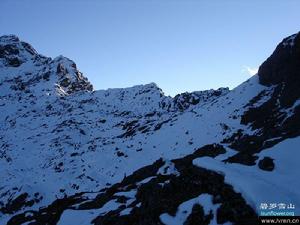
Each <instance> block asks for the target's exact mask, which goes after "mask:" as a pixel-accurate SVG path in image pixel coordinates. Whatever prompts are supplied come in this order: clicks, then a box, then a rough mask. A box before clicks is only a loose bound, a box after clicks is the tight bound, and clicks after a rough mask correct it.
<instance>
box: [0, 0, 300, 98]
mask: <svg viewBox="0 0 300 225" xmlns="http://www.w3.org/2000/svg"><path fill="white" fill-rule="evenodd" d="M0 9H1V13H0V27H1V29H0V35H3V34H16V35H18V36H19V37H20V38H21V39H22V40H25V41H27V42H29V43H31V44H32V45H33V46H34V47H35V48H36V49H37V50H38V52H40V53H42V54H44V55H47V56H50V57H55V56H58V55H60V54H62V55H64V56H67V57H69V58H71V59H72V60H74V61H75V62H76V64H77V66H78V67H79V69H80V70H81V71H82V72H83V73H84V75H85V76H87V77H88V78H89V80H90V81H91V82H92V83H93V85H94V87H95V88H96V89H106V88H112V87H128V86H132V85H135V84H145V83H149V82H155V83H157V84H158V86H160V87H161V88H162V89H163V91H164V92H165V93H166V94H170V95H174V94H176V93H180V92H184V91H193V90H203V89H210V88H218V87H221V86H229V87H230V88H233V87H235V86H237V85H238V84H239V83H241V82H243V81H244V80H246V79H247V78H248V77H249V76H250V75H249V73H248V72H247V69H246V68H247V67H249V68H252V69H255V68H257V67H258V66H259V65H260V64H261V63H262V62H263V60H265V59H266V58H267V57H268V56H269V55H270V54H271V53H272V51H273V50H274V48H275V47H276V45H277V44H278V42H280V41H281V40H282V39H283V38H284V37H285V36H288V35H291V34H293V33H296V32H298V31H299V30H300V13H299V9H300V1H297V0H295V1H291V0H290V1H289V0H282V1H276V0H269V1H266V0H257V1H254V0H252V1H247V2H246V1H242V0H236V1H233V0H226V1H224V0H219V1H213V0H207V1H188V0H181V1H179V0H177V1H176V0H174V1H171V0H144V1H143V0H139V1H138V0H136V1H126V0H120V1H114V0H107V1H100V0H98V1H96V0H95V1H91V0H82V1H80V0H73V1H71V0H64V1H62V0H48V1H46V0H36V1H35V0H32V1H29V0H19V1H17V0H16V1H14V0H1V1H0Z"/></svg>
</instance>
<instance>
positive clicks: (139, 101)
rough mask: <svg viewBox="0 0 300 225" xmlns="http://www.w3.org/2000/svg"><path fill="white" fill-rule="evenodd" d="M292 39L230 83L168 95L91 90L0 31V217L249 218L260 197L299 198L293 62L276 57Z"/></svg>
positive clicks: (288, 51)
mask: <svg viewBox="0 0 300 225" xmlns="http://www.w3.org/2000/svg"><path fill="white" fill-rule="evenodd" d="M299 36H300V35H296V36H295V37H294V39H295V40H294V41H293V45H291V44H289V43H290V39H287V40H284V41H283V42H282V43H281V44H280V45H279V46H278V47H277V49H276V50H275V52H274V54H273V55H274V56H273V55H272V57H270V58H269V59H268V60H267V61H266V62H265V63H264V64H263V65H262V67H261V69H260V70H261V72H259V75H255V76H253V77H252V78H251V79H249V80H247V81H245V82H244V83H243V84H241V85H240V86H238V87H236V88H235V89H233V90H231V91H229V90H228V89H226V88H221V89H218V90H208V91H201V92H193V93H183V94H181V95H178V96H176V97H174V98H171V97H169V96H165V95H164V94H163V92H162V90H161V89H159V88H158V87H157V86H156V85H155V84H154V83H151V84H147V85H139V86H134V87H131V88H124V89H108V90H100V91H94V90H93V87H92V85H91V84H90V83H89V82H88V80H87V79H86V78H85V77H84V76H83V75H82V74H81V73H80V72H79V71H78V70H77V68H76V65H75V63H74V62H72V61H71V60H69V59H67V58H65V57H62V56H60V57H58V58H55V59H51V58H47V57H44V56H41V55H39V54H38V53H37V52H36V51H35V50H34V49H33V48H32V47H31V46H30V45H29V44H27V43H24V42H21V41H19V39H18V38H17V37H15V36H2V37H0V110H1V114H0V125H1V126H0V168H1V171H2V173H1V174H0V180H1V183H0V223H1V224H6V223H7V224H28V223H29V222H36V223H37V224H60V225H64V224H76V223H77V224H91V223H93V224H104V225H105V224H145V225H147V224H183V223H184V222H185V224H199V223H200V224H216V222H218V223H219V224H247V222H245V221H247V219H248V221H250V223H249V224H253V223H255V222H253V221H255V218H256V216H257V214H259V211H258V207H259V204H260V203H263V202H268V203H271V202H269V201H278V202H281V201H288V200H290V201H291V203H293V204H298V203H300V201H299V199H300V193H299V191H297V190H298V189H299V188H300V186H299V183H297V182H296V181H295V180H297V179H298V178H299V173H298V172H297V170H296V160H295V158H294V159H293V157H294V156H295V155H297V149H296V147H295V146H297V143H298V142H299V139H298V138H297V136H299V134H300V133H299V132H300V129H299V128H300V126H299V121H300V120H299V114H300V113H299V107H298V103H299V100H298V99H299V97H300V94H298V86H297V85H298V83H299V82H300V81H299V80H300V77H299V76H298V73H299V71H300V70H299V71H298V72H294V70H296V71H297V66H299V63H298V61H297V60H295V63H293V60H288V61H289V63H287V64H285V63H284V62H285V60H284V59H283V60H281V59H280V57H287V58H291V59H294V58H295V57H296V58H297V57H298V59H299V55H298V52H297V51H298V50H297V48H299V46H300V44H299V41H298V40H299ZM276 51H280V52H281V53H282V52H283V53H284V54H277V53H276ZM276 55H279V56H278V57H279V58H278V57H277V56H276ZM276 57H277V58H276ZM274 60H275V61H276V62H278V61H280V62H282V63H283V65H281V68H282V67H286V68H287V69H286V70H287V71H289V73H288V75H284V74H283V75H282V74H281V71H280V74H279V75H278V76H279V77H280V76H281V77H282V78H280V79H277V77H276V79H274V78H273V77H272V76H274V72H273V73H272V75H269V69H268V68H269V67H272V68H273V70H275V71H276V68H275V67H274V66H273V61H274ZM277 64H278V63H277ZM277 64H276V65H277ZM294 67H295V68H296V69H295V68H294ZM289 68H292V69H291V70H288V69H289ZM289 77H292V79H290V80H291V81H290V80H289V79H288V78H289ZM295 77H296V78H295ZM291 137H294V139H291V140H286V139H287V138H291ZM295 137H296V138H295ZM282 141H283V142H282ZM279 142H281V143H279ZM277 143H279V144H277ZM225 162H226V163H225ZM274 164H275V166H274ZM205 168H206V169H205ZM207 169H208V170H207ZM290 170H291V171H290ZM214 171H217V172H214ZM220 171H221V174H219V172H220ZM289 171H290V172H289ZM223 174H224V175H225V180H224V176H223ZM282 182H283V183H282ZM285 182H286V183H285ZM231 185H232V186H231ZM289 185H291V186H292V187H290V186H289ZM275 187H279V188H280V191H281V193H280V194H278V195H275V192H276V188H275ZM266 189H268V190H266ZM183 190H186V191H183ZM269 190H270V191H269ZM239 193H242V195H241V194H239ZM291 195H292V196H291ZM174 196H176V197H174ZM262 201H263V202H262ZM177 208H178V210H177ZM184 209H186V210H184ZM297 210H298V211H296V212H297V213H298V212H299V209H297ZM176 211H177V213H176ZM183 211H187V212H186V213H185V214H183V213H184V212H183ZM172 221H173V222H172ZM75 222H76V223H75Z"/></svg>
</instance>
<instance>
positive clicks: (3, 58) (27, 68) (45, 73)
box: [0, 35, 93, 96]
mask: <svg viewBox="0 0 300 225" xmlns="http://www.w3.org/2000/svg"><path fill="white" fill-rule="evenodd" d="M0 68H2V69H3V70H2V74H1V75H2V76H1V81H2V83H1V85H2V84H4V83H6V84H7V85H6V86H7V87H11V88H12V90H14V91H18V92H19V91H21V92H25V93H27V94H29V95H33V96H40V95H44V94H47V95H49V94H51V93H52V92H53V94H58V95H69V94H72V93H75V92H78V91H92V90H93V86H92V85H91V84H90V82H89V81H88V79H87V78H86V77H84V76H83V74H82V73H81V72H80V71H79V70H78V69H77V67H76V64H75V63H74V62H73V61H72V60H70V59H68V58H66V57H64V56H59V57H56V58H54V59H51V58H50V57H45V56H42V55H40V54H38V52H37V51H36V50H35V49H34V48H33V47H32V46H31V45H30V44H28V43H26V42H23V41H20V39H19V38H18V37H17V36H15V35H4V36H1V37H0Z"/></svg>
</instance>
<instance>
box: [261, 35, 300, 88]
mask: <svg viewBox="0 0 300 225" xmlns="http://www.w3.org/2000/svg"><path fill="white" fill-rule="evenodd" d="M258 74H259V80H260V83H261V84H263V85H266V86H270V85H274V84H279V83H282V82H295V81H297V82H299V81H300V32H299V33H296V34H293V35H291V36H289V37H287V38H284V39H283V40H282V42H281V43H280V44H279V45H278V46H277V47H276V49H275V51H274V52H273V54H272V55H271V56H270V57H269V58H268V59H267V60H266V61H265V62H264V63H263V64H262V65H261V66H260V67H259V70H258Z"/></svg>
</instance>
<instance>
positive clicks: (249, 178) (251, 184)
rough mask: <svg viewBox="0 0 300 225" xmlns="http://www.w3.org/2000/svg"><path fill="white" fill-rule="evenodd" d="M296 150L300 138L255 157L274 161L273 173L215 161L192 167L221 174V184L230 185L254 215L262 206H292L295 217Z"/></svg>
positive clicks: (299, 205) (298, 206)
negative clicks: (268, 158)
mask: <svg viewBox="0 0 300 225" xmlns="http://www.w3.org/2000/svg"><path fill="white" fill-rule="evenodd" d="M299 146H300V138H299V137H297V138H293V139H287V140H285V141H283V142H281V143H279V144H277V145H276V146H274V147H272V148H271V149H267V150H265V151H263V152H261V153H259V154H258V156H259V159H262V158H263V157H264V156H269V157H271V158H273V159H274V163H275V169H274V171H272V172H268V171H262V170H260V169H259V168H258V167H257V166H245V165H240V164H230V163H226V164H225V163H223V162H221V161H220V159H219V158H218V157H216V158H215V159H213V158H209V157H203V158H198V159H195V160H194V161H193V163H194V165H196V166H199V167H204V168H207V169H211V170H215V171H219V172H220V173H222V174H224V175H225V182H227V183H229V184H232V185H233V187H234V189H235V190H236V191H237V192H241V193H242V195H243V197H244V198H246V200H247V201H248V203H250V204H251V206H252V207H253V208H254V209H256V211H257V213H258V214H259V213H260V211H261V209H260V204H262V203H267V204H270V203H276V204H279V203H284V204H290V203H291V204H294V205H295V210H292V211H294V212H295V215H299V214H300V195H299V190H300V181H299V177H300V170H299V158H300V152H299ZM259 159H258V160H259Z"/></svg>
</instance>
